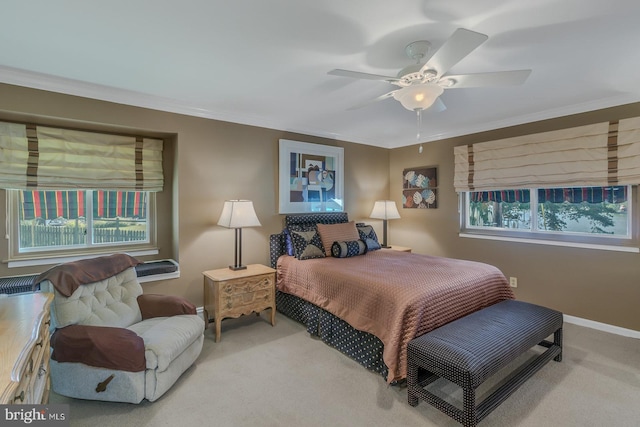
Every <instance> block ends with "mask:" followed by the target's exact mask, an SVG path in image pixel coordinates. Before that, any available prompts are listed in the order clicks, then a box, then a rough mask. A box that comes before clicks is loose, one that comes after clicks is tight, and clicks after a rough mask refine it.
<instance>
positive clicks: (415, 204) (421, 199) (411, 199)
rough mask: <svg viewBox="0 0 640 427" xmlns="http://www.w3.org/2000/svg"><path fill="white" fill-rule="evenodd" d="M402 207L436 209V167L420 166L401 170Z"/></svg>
mask: <svg viewBox="0 0 640 427" xmlns="http://www.w3.org/2000/svg"><path fill="white" fill-rule="evenodd" d="M402 207H403V208H404V209H436V208H437V207H438V168H437V167H436V166H420V167H415V168H407V169H405V170H403V171H402Z"/></svg>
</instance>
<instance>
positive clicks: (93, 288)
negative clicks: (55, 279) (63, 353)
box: [41, 267, 142, 328]
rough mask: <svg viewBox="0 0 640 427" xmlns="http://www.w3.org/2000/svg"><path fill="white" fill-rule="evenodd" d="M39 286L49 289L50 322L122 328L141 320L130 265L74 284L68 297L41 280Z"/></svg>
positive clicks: (138, 290)
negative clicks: (117, 271)
mask: <svg viewBox="0 0 640 427" xmlns="http://www.w3.org/2000/svg"><path fill="white" fill-rule="evenodd" d="M41 287H43V289H45V290H46V291H47V292H53V293H54V294H55V298H54V299H53V303H52V306H51V320H52V326H53V327H56V328H63V327H65V326H69V325H89V326H111V327H120V328H126V327H128V326H131V325H132V324H134V323H138V322H140V321H141V320H142V315H141V313H140V308H139V306H138V301H137V298H138V296H139V295H141V294H142V286H140V284H139V283H138V280H137V275H136V271H135V269H134V268H133V267H130V268H128V269H126V270H124V271H123V272H121V273H118V274H116V275H114V276H111V277H109V278H107V279H104V280H101V281H98V282H95V283H91V284H88V285H83V286H80V287H78V289H76V290H75V291H74V292H73V294H71V296H70V297H66V296H64V295H62V294H61V293H59V292H58V291H57V290H56V289H55V288H54V287H53V285H52V284H51V282H49V281H48V280H47V281H44V282H42V283H41Z"/></svg>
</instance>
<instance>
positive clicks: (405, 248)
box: [389, 245, 411, 252]
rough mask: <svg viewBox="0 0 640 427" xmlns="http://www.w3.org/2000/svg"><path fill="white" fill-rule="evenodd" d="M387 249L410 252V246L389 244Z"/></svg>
mask: <svg viewBox="0 0 640 427" xmlns="http://www.w3.org/2000/svg"><path fill="white" fill-rule="evenodd" d="M389 249H391V250H393V251H400V252H411V248H408V247H406V246H396V245H391V246H390V247H389Z"/></svg>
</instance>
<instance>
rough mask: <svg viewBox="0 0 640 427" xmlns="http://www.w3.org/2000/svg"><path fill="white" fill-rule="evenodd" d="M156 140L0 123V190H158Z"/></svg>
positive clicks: (159, 142)
mask: <svg viewBox="0 0 640 427" xmlns="http://www.w3.org/2000/svg"><path fill="white" fill-rule="evenodd" d="M162 145H163V142H162V140H160V139H152V138H145V137H141V136H123V135H112V134H104V133H97V132H86V131H78V130H70V129H58V128H53V127H47V126H36V125H24V124H17V123H7V122H0V164H2V168H1V170H0V188H5V189H16V190H36V189H37V190H78V189H103V190H120V191H161V190H162V187H163V173H162Z"/></svg>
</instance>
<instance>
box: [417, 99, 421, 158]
mask: <svg viewBox="0 0 640 427" xmlns="http://www.w3.org/2000/svg"><path fill="white" fill-rule="evenodd" d="M416 117H417V119H418V132H417V134H416V140H417V142H420V140H421V139H422V138H421V137H422V108H416ZM418 153H419V154H422V143H420V146H419V147H418Z"/></svg>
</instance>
